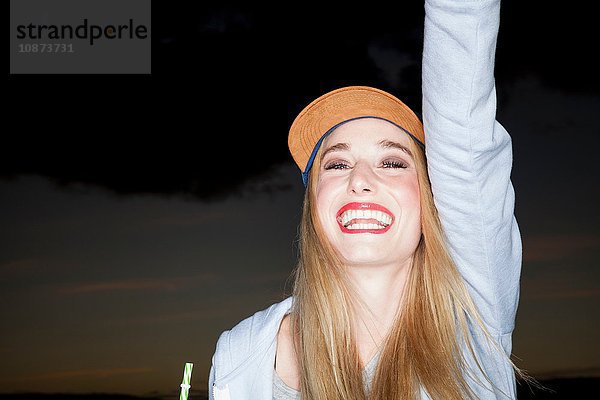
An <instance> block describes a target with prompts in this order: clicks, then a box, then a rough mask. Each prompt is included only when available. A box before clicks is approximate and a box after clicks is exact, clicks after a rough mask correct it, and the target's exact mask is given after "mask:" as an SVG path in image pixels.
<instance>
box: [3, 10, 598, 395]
mask: <svg viewBox="0 0 600 400" xmlns="http://www.w3.org/2000/svg"><path fill="white" fill-rule="evenodd" d="M524 3H527V4H524ZM583 4H584V3H583V2H570V3H568V5H565V3H560V5H561V6H560V7H559V3H557V5H556V6H555V5H554V4H553V3H551V2H541V1H529V2H522V1H521V2H519V1H516V0H505V1H504V2H503V8H502V17H501V26H500V34H499V39H498V51H497V56H496V83H497V89H498V93H497V94H498V117H497V118H498V120H499V121H500V122H501V123H502V124H503V125H504V126H505V127H506V128H507V129H508V131H509V132H510V133H511V135H512V138H513V150H514V165H513V173H512V181H513V184H514V187H515V192H516V212H515V213H516V216H517V220H518V222H519V227H520V230H521V234H522V236H523V246H524V265H523V276H522V286H521V302H520V307H519V312H518V316H517V328H516V330H515V333H514V336H513V339H514V348H513V352H514V354H515V355H516V356H517V357H518V359H517V364H518V365H520V366H521V367H523V368H525V369H527V370H528V371H530V372H531V373H533V374H535V375H537V376H540V377H544V376H578V375H594V376H599V375H600V362H599V361H598V360H600V345H598V342H597V339H596V338H597V337H600V326H599V320H600V318H599V317H600V316H599V311H598V310H599V309H600V279H599V278H600V270H599V269H598V261H599V259H600V250H599V249H600V224H599V222H600V221H599V218H598V216H597V214H596V212H595V211H596V210H595V209H596V205H597V204H599V203H600V202H599V200H600V199H599V197H600V196H599V193H598V172H599V168H598V164H597V161H598V144H599V139H598V138H599V134H600V124H598V122H597V120H596V117H597V115H598V112H599V111H600V80H599V78H598V75H597V71H598V69H599V62H598V59H597V58H596V57H597V56H596V55H595V54H593V52H592V51H591V49H592V48H595V47H597V46H596V45H595V40H593V38H595V37H597V34H596V33H592V31H593V25H591V24H590V20H591V18H592V15H593V13H592V12H591V11H590V10H586V9H584V6H583ZM567 6H568V8H566V7H567ZM409 7H411V8H408V9H402V10H393V11H390V10H389V9H387V8H386V7H385V6H384V5H380V6H376V5H375V4H374V5H373V6H372V7H370V8H367V7H364V6H363V7H359V8H354V7H340V8H333V7H331V9H324V8H323V6H322V5H320V6H319V7H318V8H316V7H311V6H308V5H306V4H303V3H298V4H296V5H291V6H289V7H288V8H285V9H284V8H283V7H281V8H277V7H275V6H270V7H267V6H254V5H253V6H240V5H233V4H230V5H220V6H208V5H195V6H194V5H191V4H188V3H187V2H173V1H171V2H166V1H165V2H161V3H159V2H153V9H152V14H153V19H152V41H153V48H152V75H151V76H133V75H132V76H108V75H107V76H86V75H79V76H58V75H57V76H50V75H47V76H15V75H13V76H10V75H9V76H8V85H7V87H8V96H7V97H8V100H9V102H8V103H7V104H8V110H7V111H8V112H7V113H6V117H7V119H9V120H10V123H8V122H7V123H6V126H7V128H6V129H5V134H4V135H3V146H2V157H1V158H0V178H1V179H0V226H2V230H1V231H0V243H1V244H0V304H1V305H0V320H2V321H3V322H2V330H1V331H0V392H13V391H20V390H33V391H43V392H56V391H61V392H65V391H68V392H92V391H93V392H101V391H104V392H120V393H134V394H147V393H150V392H153V391H155V392H156V393H168V392H176V391H177V389H178V385H179V380H180V378H181V372H182V369H183V364H184V363H185V362H186V361H193V362H194V363H195V368H194V375H193V382H192V385H193V386H194V387H195V388H196V389H198V388H204V387H205V386H206V378H207V374H208V368H209V366H210V357H211V356H212V353H213V351H214V344H215V342H216V339H217V337H218V334H219V333H220V332H221V331H222V330H224V329H228V328H230V327H231V326H233V325H234V324H235V323H237V322H238V321H240V320H241V319H242V318H244V317H246V316H248V315H250V314H251V313H253V312H254V311H257V310H259V309H262V308H264V307H266V306H268V305H269V304H271V303H272V302H274V301H278V300H280V299H281V298H282V296H283V293H284V288H285V287H286V286H285V285H286V279H287V277H288V275H289V273H290V271H291V269H292V267H293V265H294V261H295V251H296V247H295V246H296V242H295V241H296V233H297V224H298V222H299V218H300V206H301V201H302V194H303V188H302V183H301V180H300V175H299V171H297V170H296V167H295V165H293V163H292V161H291V157H290V156H289V153H288V149H287V131H288V128H289V126H290V124H291V122H292V120H293V118H294V117H295V115H296V114H297V113H298V112H299V111H300V110H301V109H302V108H303V107H304V106H305V105H306V104H307V103H308V102H309V101H310V100H312V99H313V98H315V97H316V96H318V95H320V94H322V93H324V92H326V91H328V90H330V89H333V88H336V87H339V86H343V85H349V84H365V85H372V86H377V87H380V88H382V89H385V90H388V91H390V92H392V93H394V94H396V95H397V96H398V97H400V98H401V99H403V100H405V102H406V103H407V104H408V105H409V106H411V107H412V108H413V109H414V110H415V111H417V112H419V111H420V107H421V106H420V101H421V90H420V74H421V69H420V57H421V50H422V40H423V34H422V29H423V16H424V15H423V7H422V4H420V3H419V2H412V3H411V5H410V6H409ZM588 7H591V6H588ZM594 35H595V36H594ZM287 288H289V285H288V286H287Z"/></svg>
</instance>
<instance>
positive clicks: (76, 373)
mask: <svg viewBox="0 0 600 400" xmlns="http://www.w3.org/2000/svg"><path fill="white" fill-rule="evenodd" d="M152 371H153V369H152V368H146V367H139V368H103V369H87V370H85V369H84V370H71V371H53V372H44V373H39V374H32V375H27V376H20V377H13V378H4V379H2V380H1V381H0V382H24V381H28V382H37V381H52V380H64V379H74V378H111V377H114V376H117V375H134V374H145V373H148V372H152Z"/></svg>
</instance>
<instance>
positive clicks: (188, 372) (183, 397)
mask: <svg viewBox="0 0 600 400" xmlns="http://www.w3.org/2000/svg"><path fill="white" fill-rule="evenodd" d="M192 368H194V364H192V363H185V368H184V369H183V382H182V383H181V385H180V386H181V394H180V395H179V400H187V398H188V393H189V391H190V387H191V386H190V381H191V380H192Z"/></svg>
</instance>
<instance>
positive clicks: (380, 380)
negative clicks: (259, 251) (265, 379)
mask: <svg viewBox="0 0 600 400" xmlns="http://www.w3.org/2000/svg"><path fill="white" fill-rule="evenodd" d="M410 142H411V145H410V149H411V152H412V154H413V156H414V159H415V163H416V166H417V175H418V184H419V190H420V197H421V229H422V235H421V239H420V242H419V244H418V246H417V248H416V250H415V253H414V257H413V263H412V266H411V268H410V271H409V273H408V276H407V281H406V286H405V289H404V293H403V301H402V302H401V304H402V306H401V309H399V310H397V315H396V319H395V322H394V325H393V326H392V328H391V330H390V332H389V334H388V336H387V339H386V340H385V341H384V343H383V344H382V346H383V351H382V353H381V356H380V359H379V363H378V367H377V370H376V373H375V376H374V378H373V382H372V385H371V391H370V395H367V393H365V389H364V382H363V374H362V368H363V366H362V365H361V361H360V358H359V353H358V349H357V345H356V341H355V332H354V328H353V323H352V322H353V320H354V319H353V318H355V317H356V316H355V315H354V314H353V309H354V307H353V305H356V304H357V303H356V302H357V301H358V303H360V304H361V305H362V306H364V307H366V305H365V304H364V303H362V301H361V299H360V297H359V296H357V295H356V291H355V288H354V287H353V286H352V284H351V282H350V281H349V279H348V277H347V275H346V274H345V271H344V269H343V267H342V265H341V262H340V260H339V258H338V256H337V254H336V251H335V250H334V249H333V247H332V246H331V244H330V243H329V241H328V240H327V238H326V237H325V233H324V232H323V229H322V227H321V224H320V222H319V217H318V215H317V210H316V208H315V205H314V202H315V198H316V188H317V185H316V183H317V181H318V173H319V169H320V153H321V151H319V153H318V154H317V156H316V157H315V163H314V165H313V166H312V170H311V172H310V174H311V175H310V179H309V182H308V187H307V190H306V193H305V198H304V205H303V214H302V220H301V225H300V238H299V247H300V248H299V250H300V254H299V262H298V265H297V267H296V268H295V270H294V275H293V277H294V285H293V296H294V299H295V300H294V305H293V308H292V311H291V318H290V326H291V331H292V332H294V336H295V340H294V343H295V344H296V346H297V347H296V354H297V355H298V364H299V365H298V366H299V369H300V391H301V395H302V399H303V400H321V399H345V400H365V399H367V398H368V399H377V400H384V399H385V400H390V399H415V398H419V394H420V389H421V388H423V389H425V390H426V391H427V393H428V394H429V396H430V397H431V398H432V399H444V400H452V399H457V400H458V399H461V400H462V399H465V398H469V399H474V398H476V397H475V394H474V393H473V391H472V389H471V387H470V386H469V384H468V383H467V380H466V377H465V376H466V375H465V374H469V371H468V366H467V363H466V360H465V356H464V354H463V351H462V347H461V340H460V338H464V340H465V343H466V347H467V348H468V349H469V351H470V353H471V354H472V355H473V356H474V358H473V359H474V360H477V359H478V357H476V356H475V352H474V350H473V346H472V337H471V333H470V330H469V323H473V324H476V325H477V326H478V327H479V328H481V331H482V332H484V334H485V336H487V337H488V339H489V340H490V343H492V344H493V346H494V349H495V351H498V352H499V353H500V354H501V355H502V356H503V357H506V358H508V361H509V362H510V363H511V365H512V366H513V368H514V370H515V372H516V373H517V375H519V377H522V378H528V377H527V376H526V374H525V373H524V372H523V371H521V370H520V369H519V368H517V367H516V366H515V365H514V364H513V363H512V361H510V358H509V357H508V356H507V355H506V354H505V353H504V351H503V350H502V348H501V346H500V345H499V344H497V343H496V342H495V341H494V340H493V338H492V336H491V335H490V334H489V333H488V331H487V329H486V326H485V324H484V323H483V321H482V319H481V317H480V316H479V313H478V311H477V308H476V306H475V304H474V303H473V301H472V299H471V297H470V295H469V293H468V291H467V289H466V287H465V285H464V283H463V280H462V277H461V275H460V273H459V271H458V269H457V267H456V265H455V264H454V262H453V260H452V258H451V256H450V254H449V252H448V249H447V247H446V243H445V238H444V234H443V229H442V225H441V223H440V220H439V218H438V213H437V209H436V207H435V204H434V202H433V195H432V192H431V185H430V183H429V178H428V174H427V164H426V159H425V154H424V151H423V149H422V148H421V147H419V146H417V145H416V144H415V143H413V140H411V141H410ZM321 150H322V149H321ZM479 369H480V370H481V372H482V373H483V376H484V377H485V378H486V379H487V380H488V382H490V383H491V384H493V383H492V382H491V381H490V380H489V378H488V377H487V375H486V374H485V372H484V371H483V369H482V368H481V367H480V366H479ZM471 376H474V375H471ZM475 379H476V378H475ZM507 397H510V396H509V395H508V394H507Z"/></svg>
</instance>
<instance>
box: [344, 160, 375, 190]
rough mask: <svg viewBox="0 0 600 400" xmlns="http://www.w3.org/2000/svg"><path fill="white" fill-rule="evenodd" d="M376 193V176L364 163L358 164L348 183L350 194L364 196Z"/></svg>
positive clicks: (353, 169)
mask: <svg viewBox="0 0 600 400" xmlns="http://www.w3.org/2000/svg"><path fill="white" fill-rule="evenodd" d="M374 192H375V176H374V173H373V171H372V170H371V168H369V166H368V165H365V164H364V163H360V162H359V163H356V164H355V165H354V168H352V172H351V173H350V177H349V181H348V193H349V194H364V193H374Z"/></svg>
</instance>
